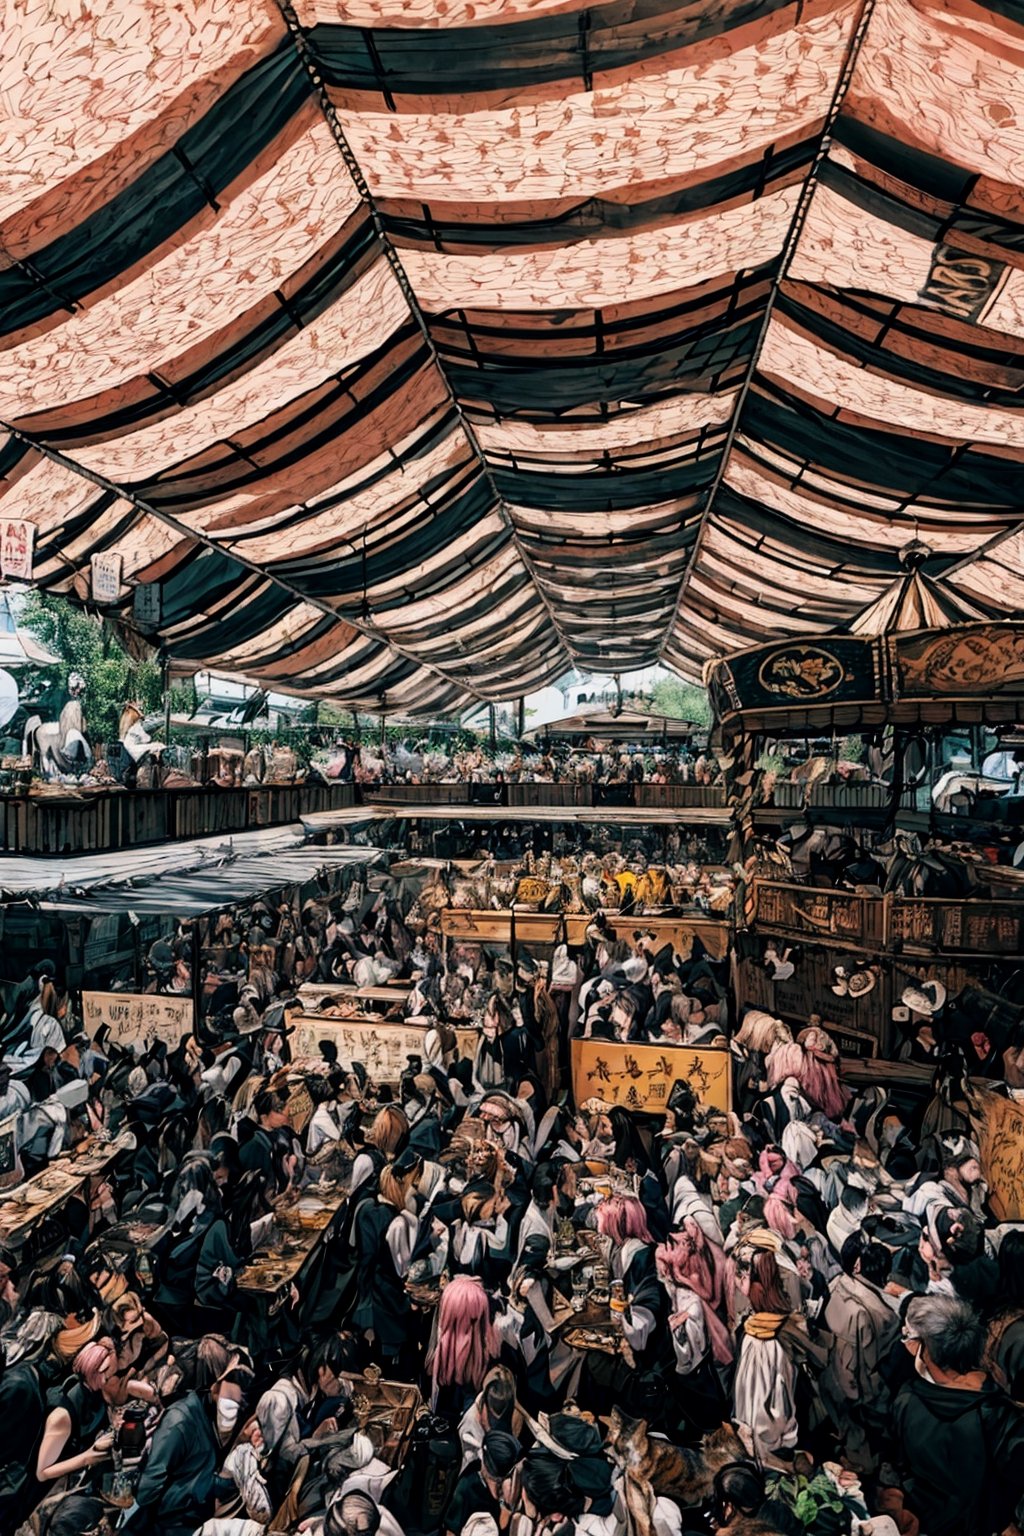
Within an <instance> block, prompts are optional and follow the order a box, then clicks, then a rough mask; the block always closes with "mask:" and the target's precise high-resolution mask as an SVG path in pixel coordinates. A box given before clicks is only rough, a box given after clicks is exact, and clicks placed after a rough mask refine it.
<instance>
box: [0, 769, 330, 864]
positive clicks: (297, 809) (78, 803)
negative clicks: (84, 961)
mask: <svg viewBox="0 0 1024 1536" xmlns="http://www.w3.org/2000/svg"><path fill="white" fill-rule="evenodd" d="M355 803H356V792H355V788H354V786H353V785H351V784H332V785H323V784H283V785H273V786H269V785H268V786H266V787H264V788H262V789H214V788H212V787H211V786H209V785H207V786H205V787H202V788H195V789H110V788H96V789H83V790H77V791H74V792H73V793H72V792H68V793H66V794H64V793H54V792H52V791H45V792H44V793H42V794H23V795H0V851H3V852H4V853H23V854H36V855H49V856H58V857H59V856H61V855H65V854H75V853H102V852H111V851H114V850H116V849H118V848H135V847H138V846H139V845H140V844H144V843H161V842H168V841H173V840H175V839H178V838H195V837H216V836H217V835H218V834H221V833H224V834H228V833H232V832H245V831H250V830H254V829H256V828H259V827H275V826H284V825H287V824H288V823H290V822H297V821H299V820H300V819H301V817H303V816H305V815H309V814H310V813H312V812H314V811H331V810H339V809H341V808H342V807H345V806H350V805H354V804H355Z"/></svg>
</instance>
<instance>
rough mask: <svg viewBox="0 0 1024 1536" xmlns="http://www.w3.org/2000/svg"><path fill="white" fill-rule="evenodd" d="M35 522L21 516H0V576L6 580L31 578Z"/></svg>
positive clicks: (29, 579) (28, 579) (26, 579)
mask: <svg viewBox="0 0 1024 1536" xmlns="http://www.w3.org/2000/svg"><path fill="white" fill-rule="evenodd" d="M35 536H36V530H35V524H34V523H27V522H26V521H25V519H24V518H23V517H3V518H0V576H5V577H6V578H7V579H8V581H31V580H32V554H33V548H34V544H35Z"/></svg>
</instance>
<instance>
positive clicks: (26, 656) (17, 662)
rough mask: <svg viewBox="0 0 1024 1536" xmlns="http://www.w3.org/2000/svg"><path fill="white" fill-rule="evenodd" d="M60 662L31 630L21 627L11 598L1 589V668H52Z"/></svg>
mask: <svg viewBox="0 0 1024 1536" xmlns="http://www.w3.org/2000/svg"><path fill="white" fill-rule="evenodd" d="M59 660H60V657H59V656H55V655H54V654H53V652H52V651H48V650H47V649H46V646H45V645H43V644H42V643H41V642H40V641H39V640H37V639H36V637H35V635H34V634H33V633H32V631H31V630H30V629H22V628H21V627H20V625H19V624H18V623H17V621H16V619H15V617H14V609H13V608H12V607H11V600H10V598H9V597H8V595H7V593H6V592H4V591H3V590H2V589H0V667H50V666H53V665H55V663H56V662H58V661H59Z"/></svg>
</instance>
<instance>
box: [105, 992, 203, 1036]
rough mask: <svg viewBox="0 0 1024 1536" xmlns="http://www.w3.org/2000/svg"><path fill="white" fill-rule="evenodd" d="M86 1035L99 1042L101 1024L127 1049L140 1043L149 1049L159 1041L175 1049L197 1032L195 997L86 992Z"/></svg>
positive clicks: (150, 993) (149, 993)
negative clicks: (195, 1029) (193, 1032)
mask: <svg viewBox="0 0 1024 1536" xmlns="http://www.w3.org/2000/svg"><path fill="white" fill-rule="evenodd" d="M82 1018H83V1021H84V1023H85V1032H86V1034H87V1035H88V1036H89V1037H90V1039H95V1037H96V1032H97V1030H98V1029H99V1028H100V1025H101V1024H106V1025H108V1026H109V1029H110V1034H109V1037H108V1038H109V1039H110V1040H112V1041H113V1042H114V1043H115V1044H117V1045H122V1046H125V1047H128V1046H132V1045H135V1044H136V1043H138V1044H141V1045H143V1046H145V1047H146V1048H147V1049H148V1047H149V1046H151V1045H152V1044H153V1043H154V1042H155V1041H157V1040H165V1041H166V1042H167V1045H168V1046H169V1047H170V1048H171V1049H172V1050H173V1048H174V1047H175V1046H176V1045H177V1044H178V1042H179V1041H180V1040H182V1039H183V1038H184V1037H185V1035H190V1034H191V1033H192V1029H193V1022H194V1021H193V1008H192V999H191V997H161V996H159V995H158V994H157V993H155V992H83V993H82Z"/></svg>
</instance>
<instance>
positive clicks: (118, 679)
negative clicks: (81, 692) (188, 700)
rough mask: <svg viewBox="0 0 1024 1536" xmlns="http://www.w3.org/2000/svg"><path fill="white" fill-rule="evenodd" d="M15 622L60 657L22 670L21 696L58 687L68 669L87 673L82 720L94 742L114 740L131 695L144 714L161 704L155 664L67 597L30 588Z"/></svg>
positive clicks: (36, 693)
mask: <svg viewBox="0 0 1024 1536" xmlns="http://www.w3.org/2000/svg"><path fill="white" fill-rule="evenodd" d="M18 622H19V624H21V625H23V627H24V628H25V629H30V630H31V631H32V633H33V634H34V635H36V636H38V638H39V639H40V640H41V641H42V642H43V644H44V645H45V646H46V647H47V648H48V649H49V650H51V651H52V652H53V653H54V655H55V656H59V657H60V661H59V662H58V664H57V665H56V666H53V667H36V668H32V669H29V670H26V672H25V673H24V674H23V688H22V691H23V693H24V695H25V696H26V697H32V696H34V695H35V696H40V697H42V696H45V695H46V694H47V693H48V692H52V691H54V690H55V689H61V690H62V689H64V688H65V687H66V686H67V680H68V674H69V673H71V672H80V673H81V674H82V676H83V677H84V678H85V720H86V725H87V727H88V733H89V736H90V737H91V738H93V739H94V740H95V741H114V740H116V739H117V726H118V721H119V719H120V716H121V711H122V709H123V708H124V706H125V704H126V703H128V701H129V700H133V701H135V702H136V703H138V704H139V705H140V707H141V708H142V710H143V711H144V713H149V712H151V711H153V710H156V709H159V708H160V707H161V705H162V702H163V692H162V680H161V676H160V668H159V666H158V665H157V663H156V662H155V661H148V660H147V661H135V660H133V659H132V657H131V656H129V655H128V653H127V651H126V650H125V649H124V647H123V646H122V645H121V643H120V642H119V640H118V639H117V636H116V635H115V633H114V631H113V629H112V628H111V627H110V625H109V624H106V623H104V621H103V620H102V619H96V618H93V617H92V616H91V615H90V614H88V613H84V612H83V611H82V610H81V609H80V608H76V607H75V606H74V605H73V604H72V603H70V602H68V601H67V599H66V598H63V597H57V596H54V595H52V594H50V593H47V592H36V591H33V592H29V593H28V594H27V595H26V597H25V598H24V600H23V602H22V603H21V605H20V611H19V614H18Z"/></svg>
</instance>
